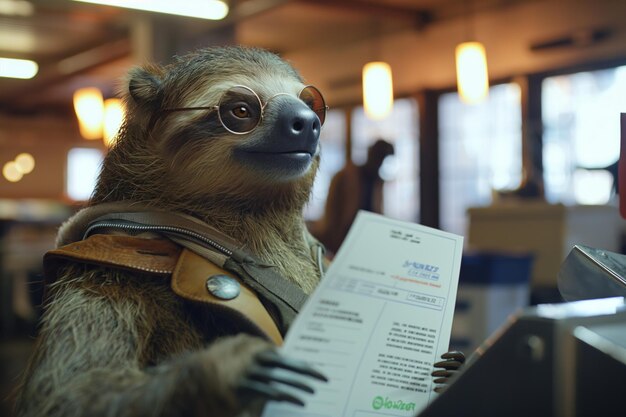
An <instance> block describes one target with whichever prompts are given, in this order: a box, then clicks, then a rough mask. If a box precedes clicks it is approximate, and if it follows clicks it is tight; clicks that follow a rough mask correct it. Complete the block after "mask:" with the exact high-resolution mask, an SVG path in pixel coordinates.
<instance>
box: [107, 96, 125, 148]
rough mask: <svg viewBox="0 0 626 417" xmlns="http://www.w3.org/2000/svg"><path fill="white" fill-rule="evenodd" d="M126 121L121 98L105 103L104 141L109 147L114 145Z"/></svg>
mask: <svg viewBox="0 0 626 417" xmlns="http://www.w3.org/2000/svg"><path fill="white" fill-rule="evenodd" d="M123 121H124V106H123V104H122V100H121V99H119V98H110V99H107V100H105V101H104V126H103V132H102V133H103V135H102V139H103V140H104V144H105V145H106V146H108V147H110V146H111V145H113V143H114V141H115V137H116V136H117V132H119V130H120V127H121V126H122V122H123Z"/></svg>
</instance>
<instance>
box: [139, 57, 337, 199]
mask: <svg viewBox="0 0 626 417" xmlns="http://www.w3.org/2000/svg"><path fill="white" fill-rule="evenodd" d="M168 69H169V71H168ZM156 78H160V79H159V80H158V86H157V87H156V88H154V91H150V95H151V96H153V97H158V98H159V99H158V101H157V102H156V103H155V104H154V107H153V108H152V109H150V111H149V112H148V114H147V115H146V116H145V117H144V118H145V119H146V120H147V123H146V125H147V131H148V135H149V136H150V137H151V138H152V139H153V140H154V142H155V143H156V144H157V149H159V152H160V153H161V154H162V155H163V157H164V159H165V160H166V161H167V163H168V165H169V168H170V172H171V176H172V178H174V179H175V180H176V181H175V182H177V183H178V184H179V186H181V187H183V188H189V187H192V188H196V189H204V190H206V192H212V193H215V192H219V193H228V192H229V190H231V191H232V190H234V188H233V187H237V188H238V192H241V189H242V187H243V188H246V187H248V188H250V187H252V188H253V189H254V191H255V192H256V191H258V187H267V186H270V187H272V186H281V187H283V186H285V185H290V184H293V185H298V184H301V183H306V184H307V186H308V185H309V184H312V180H313V178H314V176H315V172H316V170H317V167H318V165H319V148H320V145H319V136H320V129H321V125H322V123H323V121H324V118H325V113H326V104H325V102H324V99H323V97H322V95H321V93H320V92H319V90H317V89H316V88H315V87H312V86H307V85H305V84H304V83H303V82H302V80H301V78H300V77H299V75H298V74H297V73H296V72H295V70H294V69H293V68H292V67H291V66H290V65H289V64H287V63H286V62H285V61H283V60H281V59H280V58H278V57H277V56H275V55H273V54H270V53H268V52H266V51H260V50H249V49H245V48H226V49H218V50H217V52H216V51H215V50H207V51H205V52H204V53H203V52H200V53H198V54H196V55H193V56H191V57H190V58H185V57H183V58H182V60H181V61H180V62H178V63H175V64H174V65H173V66H172V67H171V68H166V69H165V71H164V73H163V74H161V75H160V77H157V75H155V74H152V77H146V76H145V75H144V76H143V77H141V78H140V79H143V80H146V79H148V80H149V81H153V80H154V79H156ZM135 79H137V77H135ZM142 86H145V84H139V83H135V86H134V88H133V78H132V74H131V80H130V83H129V89H130V92H131V96H132V97H133V99H135V95H133V91H135V92H136V93H139V92H141V93H144V95H145V93H146V91H148V90H150V89H146V88H143V89H142V88H141V87H142ZM136 101H137V100H136Z"/></svg>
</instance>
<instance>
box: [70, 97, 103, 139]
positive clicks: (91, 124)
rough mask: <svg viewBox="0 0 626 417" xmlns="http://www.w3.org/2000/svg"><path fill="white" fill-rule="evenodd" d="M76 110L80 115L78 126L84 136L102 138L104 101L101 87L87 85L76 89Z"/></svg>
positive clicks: (86, 137)
mask: <svg viewBox="0 0 626 417" xmlns="http://www.w3.org/2000/svg"><path fill="white" fill-rule="evenodd" d="M74 111H76V116H77V117H78V127H79V128H80V134H81V136H82V137H84V138H85V139H89V140H94V139H100V138H102V119H103V114H104V102H103V99H102V93H101V92H100V90H99V89H97V88H95V87H87V88H81V89H79V90H76V91H75V92H74Z"/></svg>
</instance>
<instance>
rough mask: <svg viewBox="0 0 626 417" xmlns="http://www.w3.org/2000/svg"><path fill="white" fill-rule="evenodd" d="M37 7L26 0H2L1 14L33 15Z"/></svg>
mask: <svg viewBox="0 0 626 417" xmlns="http://www.w3.org/2000/svg"><path fill="white" fill-rule="evenodd" d="M34 12H35V7H34V6H33V5H32V3H30V2H27V1H25V0H0V14H4V15H9V16H32V14H33V13H34Z"/></svg>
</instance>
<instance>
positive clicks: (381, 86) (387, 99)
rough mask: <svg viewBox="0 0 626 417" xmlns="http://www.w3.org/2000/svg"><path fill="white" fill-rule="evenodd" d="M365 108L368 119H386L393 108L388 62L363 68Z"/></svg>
mask: <svg viewBox="0 0 626 417" xmlns="http://www.w3.org/2000/svg"><path fill="white" fill-rule="evenodd" d="M363 106H364V107H365V114H366V115H367V117H369V118H371V119H374V120H381V119H384V118H385V117H387V116H388V115H389V113H390V112H391V109H392V108H393V81H392V77H391V67H390V66H389V64H387V63H386V62H370V63H367V64H365V66H364V67H363Z"/></svg>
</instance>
